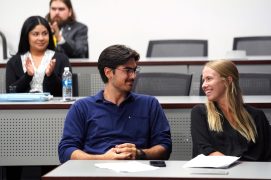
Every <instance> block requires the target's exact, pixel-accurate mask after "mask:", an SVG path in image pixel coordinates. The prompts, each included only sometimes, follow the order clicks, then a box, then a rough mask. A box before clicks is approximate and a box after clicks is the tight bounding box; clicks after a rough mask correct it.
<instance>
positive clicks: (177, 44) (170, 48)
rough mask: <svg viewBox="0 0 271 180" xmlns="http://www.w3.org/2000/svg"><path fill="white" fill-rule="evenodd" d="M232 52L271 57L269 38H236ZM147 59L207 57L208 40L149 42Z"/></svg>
mask: <svg viewBox="0 0 271 180" xmlns="http://www.w3.org/2000/svg"><path fill="white" fill-rule="evenodd" d="M233 50H243V51H246V55H247V56H269V55H271V36H253V37H252V36H251V37H236V38H234V39H233ZM146 56H147V57H207V56H208V40H182V39H178V40H176V39H175V40H151V41H149V45H148V49H147V55H146Z"/></svg>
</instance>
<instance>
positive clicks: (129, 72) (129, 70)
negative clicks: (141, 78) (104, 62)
mask: <svg viewBox="0 0 271 180" xmlns="http://www.w3.org/2000/svg"><path fill="white" fill-rule="evenodd" d="M115 69H118V70H120V71H123V72H126V74H127V75H132V74H137V73H139V72H140V70H141V67H139V66H137V67H135V68H130V67H124V68H114V69H113V70H115Z"/></svg>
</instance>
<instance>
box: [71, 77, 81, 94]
mask: <svg viewBox="0 0 271 180" xmlns="http://www.w3.org/2000/svg"><path fill="white" fill-rule="evenodd" d="M78 90H79V85H78V75H77V74H76V73H73V74H72V96H75V97H76V96H79V92H78Z"/></svg>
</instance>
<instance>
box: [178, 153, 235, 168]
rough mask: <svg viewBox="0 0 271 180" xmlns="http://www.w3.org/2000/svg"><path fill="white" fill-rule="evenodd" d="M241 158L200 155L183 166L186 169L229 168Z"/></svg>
mask: <svg viewBox="0 0 271 180" xmlns="http://www.w3.org/2000/svg"><path fill="white" fill-rule="evenodd" d="M239 158H240V157H236V156H205V155H203V154H200V155H198V156H196V157H195V158H193V159H191V160H190V161H188V162H187V163H185V164H184V165H183V167H184V168H228V167H229V166H230V165H232V164H233V163H235V162H236V161H237V160H238V159H239Z"/></svg>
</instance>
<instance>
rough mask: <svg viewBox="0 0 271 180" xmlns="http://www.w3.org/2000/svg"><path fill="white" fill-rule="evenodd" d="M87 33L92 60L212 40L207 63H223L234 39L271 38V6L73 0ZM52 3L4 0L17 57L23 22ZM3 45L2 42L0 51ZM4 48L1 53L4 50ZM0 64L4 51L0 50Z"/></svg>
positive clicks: (211, 0) (261, 1) (232, 0)
mask: <svg viewBox="0 0 271 180" xmlns="http://www.w3.org/2000/svg"><path fill="white" fill-rule="evenodd" d="M72 2H73V5H74V8H75V11H76V14H77V17H78V20H79V21H82V22H84V23H85V24H87V25H88V27H89V45H90V59H92V60H97V58H98V56H99V54H100V52H101V51H102V50H103V49H104V48H105V47H107V46H109V45H111V44H115V43H122V44H127V45H129V46H130V47H132V48H134V49H136V50H138V51H139V52H140V54H141V56H142V57H143V58H144V57H145V56H146V49H147V44H148V41H149V40H150V39H172V38H180V39H197V38H199V39H208V40H209V57H210V58H217V57H223V56H224V55H225V52H226V51H228V50H231V49H232V38H233V37H234V36H251V35H271V23H270V20H269V19H270V17H271V11H270V8H271V1H270V0H189V1H187V0H72ZM48 9H49V0H24V1H21V0H1V2H0V22H1V23H0V30H1V31H3V32H4V33H5V35H6V38H7V41H8V49H9V50H10V51H13V52H16V51H17V46H18V41H19V33H20V29H21V26H22V23H23V22H24V20H25V19H26V18H27V17H29V16H31V15H41V16H45V14H46V13H47V11H48ZM1 44H2V42H1V41H0V46H1ZM0 48H2V47H0ZM0 58H2V51H1V50H0Z"/></svg>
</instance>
